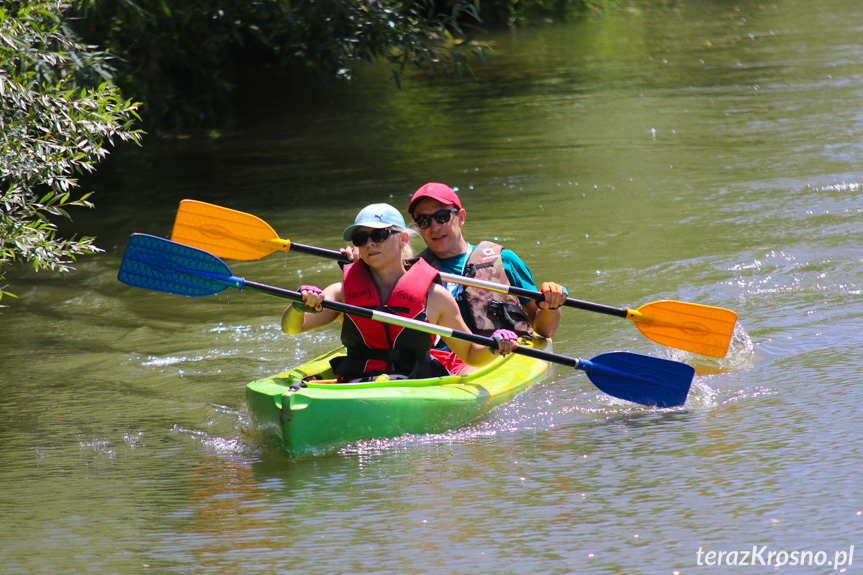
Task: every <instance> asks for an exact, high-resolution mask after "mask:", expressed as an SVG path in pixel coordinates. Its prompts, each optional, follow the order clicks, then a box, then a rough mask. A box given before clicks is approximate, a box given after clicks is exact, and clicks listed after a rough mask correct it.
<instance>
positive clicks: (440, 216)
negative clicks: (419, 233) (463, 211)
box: [414, 208, 458, 230]
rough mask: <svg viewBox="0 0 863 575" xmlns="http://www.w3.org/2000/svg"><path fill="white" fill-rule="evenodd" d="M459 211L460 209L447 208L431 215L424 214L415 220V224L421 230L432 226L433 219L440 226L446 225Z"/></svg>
mask: <svg viewBox="0 0 863 575" xmlns="http://www.w3.org/2000/svg"><path fill="white" fill-rule="evenodd" d="M457 211H458V208H447V209H445V210H441V211H439V212H435V213H433V214H431V215H427V214H423V215H421V216H417V217H415V218H414V223H416V225H417V227H418V228H419V229H421V230H424V229H426V228H427V227H429V226H430V225H431V221H432V218H434V221H436V222H437V223H439V224H440V225H444V224H445V223H447V222H448V221H450V220H451V219H452V215H453V214H454V213H455V212H457Z"/></svg>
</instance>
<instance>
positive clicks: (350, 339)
mask: <svg viewBox="0 0 863 575" xmlns="http://www.w3.org/2000/svg"><path fill="white" fill-rule="evenodd" d="M343 273H344V293H345V303H348V304H351V305H355V306H361V307H365V308H369V309H373V310H379V311H385V312H387V313H393V314H397V315H400V316H403V317H407V318H411V319H416V320H420V321H426V302H427V300H428V293H429V289H430V288H431V285H432V283H433V282H435V281H437V282H440V279H439V276H438V271H437V270H436V269H434V268H433V267H432V266H430V265H428V264H427V263H425V262H422V263H421V264H420V265H416V264H414V265H413V266H411V267H410V269H409V270H408V271H407V273H406V274H405V275H403V276H402V277H401V278H399V281H398V282H397V283H396V285H395V287H394V288H393V290H392V292H390V295H389V296H388V297H387V300H386V302H384V303H383V305H382V304H381V301H380V294H378V290H377V287H376V286H375V282H374V280H373V279H372V276H371V273H370V272H369V268H368V266H366V264H365V263H364V262H362V261H358V262H355V263H353V264H350V265H347V266H345V267H344V270H343ZM341 340H342V344H343V345H344V346H345V347H346V348H347V352H348V353H347V357H342V358H336V359H335V360H333V370H334V371H335V373H336V375H338V376H339V378H340V379H341V380H342V381H349V380H352V379H357V378H363V377H374V376H375V375H379V374H382V373H387V374H401V375H405V376H409V377H411V378H423V377H435V376H440V375H447V374H448V372H447V371H446V369H445V368H443V366H442V365H440V364H439V363H438V362H437V361H436V360H433V359H432V358H431V356H430V355H429V349H431V347H432V344H433V343H434V336H432V335H430V334H427V333H424V332H420V331H417V330H413V329H408V328H404V327H401V326H397V325H392V324H388V323H384V322H381V321H377V320H374V319H367V318H362V317H356V316H352V315H350V314H345V319H344V323H343V324H342V333H341Z"/></svg>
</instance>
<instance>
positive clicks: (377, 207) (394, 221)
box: [342, 204, 407, 242]
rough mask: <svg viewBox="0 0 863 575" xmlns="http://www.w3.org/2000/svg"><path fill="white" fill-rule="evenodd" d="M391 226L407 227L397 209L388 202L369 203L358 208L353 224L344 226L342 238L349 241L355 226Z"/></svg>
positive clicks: (355, 229)
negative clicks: (358, 211)
mask: <svg viewBox="0 0 863 575" xmlns="http://www.w3.org/2000/svg"><path fill="white" fill-rule="evenodd" d="M392 226H395V227H397V228H399V229H402V230H404V229H407V226H406V225H405V219H404V218H403V217H402V215H401V214H400V213H399V211H398V210H397V209H395V208H394V207H392V206H391V205H389V204H371V205H368V206H366V207H364V208H363V209H362V210H360V213H358V214H357V218H356V219H355V220H354V225H352V226H348V227H346V228H345V231H344V233H343V234H342V238H344V240H345V241H346V242H349V241H351V237H352V236H353V235H354V232H355V231H357V228H377V229H384V228H389V227H392Z"/></svg>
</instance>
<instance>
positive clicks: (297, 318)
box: [282, 282, 345, 335]
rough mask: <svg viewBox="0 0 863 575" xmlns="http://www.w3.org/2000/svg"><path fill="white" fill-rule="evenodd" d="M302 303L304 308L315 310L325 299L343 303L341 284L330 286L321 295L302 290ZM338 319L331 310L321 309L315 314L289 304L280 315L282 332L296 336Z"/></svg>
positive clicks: (337, 314)
mask: <svg viewBox="0 0 863 575" xmlns="http://www.w3.org/2000/svg"><path fill="white" fill-rule="evenodd" d="M302 294H303V301H304V303H305V305H306V306H308V307H310V308H315V307H317V306H318V305H320V303H321V302H322V301H324V300H325V299H328V300H334V301H340V302H344V300H345V295H344V289H343V286H342V282H338V283H334V284H331V285H329V286H327V287H325V288H324V289H323V293H322V294H317V293H316V292H315V290H307V289H304V290H302ZM337 317H339V312H337V311H333V310H331V309H322V310H321V311H319V312H317V313H308V312H303V311H300V310H298V309H295V308H294V304H291V305H289V306H288V307H287V309H285V313H284V314H282V331H283V332H285V333H287V334H291V335H294V334H298V333H302V332H304V331H309V330H313V329H317V328H319V327H323V326H325V325H328V324H330V323H332V322H333V320H335V319H336V318H337Z"/></svg>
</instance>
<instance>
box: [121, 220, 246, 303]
mask: <svg viewBox="0 0 863 575" xmlns="http://www.w3.org/2000/svg"><path fill="white" fill-rule="evenodd" d="M117 279H119V280H120V281H121V282H123V283H126V284H129V285H132V286H136V287H142V288H147V289H153V290H157V291H164V292H168V293H174V294H179V295H185V296H206V295H214V294H217V293H219V292H221V291H223V290H225V289H226V288H229V287H234V288H237V289H243V284H244V280H243V278H238V277H235V276H234V275H232V274H231V269H230V268H229V267H228V266H227V264H225V262H223V261H222V260H220V259H219V258H217V257H216V256H214V255H213V254H211V253H208V252H205V251H204V250H199V249H198V248H192V247H189V246H185V245H183V244H178V243H176V242H172V241H170V240H166V239H164V238H160V237H157V236H151V235H147V234H132V236H131V237H130V238H129V243H128V245H127V246H126V252H125V254H124V255H123V261H122V263H121V264H120V272H119V273H118V274H117Z"/></svg>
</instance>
